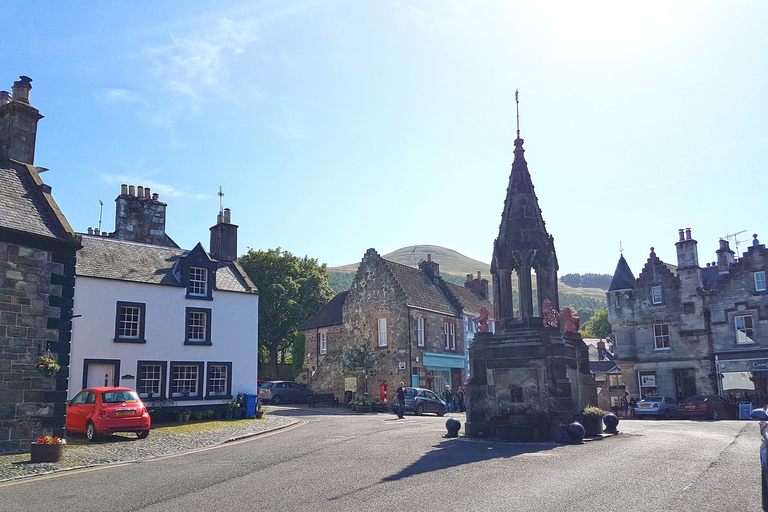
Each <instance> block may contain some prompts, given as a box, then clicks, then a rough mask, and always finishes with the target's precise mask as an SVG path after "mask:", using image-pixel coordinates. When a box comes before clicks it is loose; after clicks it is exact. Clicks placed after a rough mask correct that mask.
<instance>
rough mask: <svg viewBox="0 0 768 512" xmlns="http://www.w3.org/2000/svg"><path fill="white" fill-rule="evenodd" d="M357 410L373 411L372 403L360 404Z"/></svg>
mask: <svg viewBox="0 0 768 512" xmlns="http://www.w3.org/2000/svg"><path fill="white" fill-rule="evenodd" d="M357 412H371V406H370V405H358V406H357Z"/></svg>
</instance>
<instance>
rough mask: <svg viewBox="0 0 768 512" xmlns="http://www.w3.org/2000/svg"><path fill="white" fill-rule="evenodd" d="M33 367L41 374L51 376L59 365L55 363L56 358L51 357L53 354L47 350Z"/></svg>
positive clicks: (58, 368)
mask: <svg viewBox="0 0 768 512" xmlns="http://www.w3.org/2000/svg"><path fill="white" fill-rule="evenodd" d="M35 368H37V371H39V372H40V373H42V374H43V375H46V376H48V377H53V376H54V375H56V372H57V371H59V370H60V369H61V366H59V365H58V364H56V360H55V359H53V354H51V351H50V350H49V351H48V352H47V353H46V354H45V355H43V356H40V358H39V359H38V360H37V363H36V364H35Z"/></svg>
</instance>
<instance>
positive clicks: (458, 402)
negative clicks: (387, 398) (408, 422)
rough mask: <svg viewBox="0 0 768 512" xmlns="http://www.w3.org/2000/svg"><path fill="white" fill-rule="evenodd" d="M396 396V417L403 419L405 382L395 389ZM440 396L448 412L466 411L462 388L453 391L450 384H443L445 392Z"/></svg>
mask: <svg viewBox="0 0 768 512" xmlns="http://www.w3.org/2000/svg"><path fill="white" fill-rule="evenodd" d="M395 396H396V398H397V417H398V418H400V419H403V413H404V412H405V383H404V382H401V383H400V386H399V387H398V388H397V391H395ZM441 398H442V399H443V400H444V401H445V407H446V408H447V410H448V412H466V410H467V409H466V407H465V405H464V388H462V387H461V386H459V387H458V389H457V390H456V392H455V393H454V392H453V391H452V390H451V386H448V385H446V386H445V392H443V394H442V396H441Z"/></svg>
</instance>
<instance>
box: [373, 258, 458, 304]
mask: <svg viewBox="0 0 768 512" xmlns="http://www.w3.org/2000/svg"><path fill="white" fill-rule="evenodd" d="M382 261H383V262H384V264H385V265H386V266H387V268H388V269H389V270H390V272H392V275H393V276H394V277H395V280H396V281H397V283H398V284H399V285H400V288H401V289H402V290H403V292H405V303H406V305H408V306H410V307H412V308H418V309H424V310H427V311H434V312H435V313H442V314H445V315H450V316H460V314H459V311H458V310H457V309H456V308H455V307H454V305H453V304H452V303H451V301H450V299H448V297H447V296H446V295H445V293H443V291H442V290H441V289H440V287H439V286H438V285H437V284H435V282H434V281H432V280H431V279H430V278H429V277H428V276H427V275H426V273H424V272H422V271H421V269H418V268H414V267H409V266H408V265H402V264H400V263H395V262H394V261H389V260H385V259H382Z"/></svg>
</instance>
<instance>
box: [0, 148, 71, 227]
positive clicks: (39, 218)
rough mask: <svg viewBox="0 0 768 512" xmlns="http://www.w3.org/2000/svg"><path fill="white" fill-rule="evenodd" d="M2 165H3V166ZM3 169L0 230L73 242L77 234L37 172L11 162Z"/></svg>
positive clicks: (0, 194)
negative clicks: (0, 228) (4, 229)
mask: <svg viewBox="0 0 768 512" xmlns="http://www.w3.org/2000/svg"><path fill="white" fill-rule="evenodd" d="M0 163H2V162H0ZM3 167H4V168H0V184H2V186H1V187H0V227H2V228H6V229H11V230H14V231H19V232H24V233H32V234H35V235H39V236H43V237H46V238H55V239H59V240H71V239H72V238H73V235H74V232H73V231H72V228H71V227H70V226H69V223H68V222H67V220H66V218H64V215H63V214H62V213H61V211H60V210H59V207H58V205H57V204H56V202H55V201H54V200H53V197H52V196H51V194H50V190H51V189H50V187H48V186H47V185H45V184H44V183H43V182H42V180H41V179H40V176H39V175H38V173H37V171H36V170H35V168H34V167H33V166H31V165H26V164H22V163H16V162H8V161H6V163H5V164H4V165H3Z"/></svg>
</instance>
